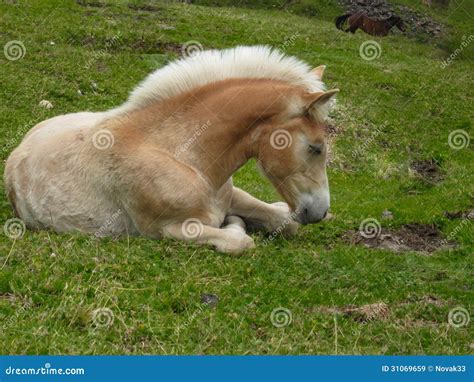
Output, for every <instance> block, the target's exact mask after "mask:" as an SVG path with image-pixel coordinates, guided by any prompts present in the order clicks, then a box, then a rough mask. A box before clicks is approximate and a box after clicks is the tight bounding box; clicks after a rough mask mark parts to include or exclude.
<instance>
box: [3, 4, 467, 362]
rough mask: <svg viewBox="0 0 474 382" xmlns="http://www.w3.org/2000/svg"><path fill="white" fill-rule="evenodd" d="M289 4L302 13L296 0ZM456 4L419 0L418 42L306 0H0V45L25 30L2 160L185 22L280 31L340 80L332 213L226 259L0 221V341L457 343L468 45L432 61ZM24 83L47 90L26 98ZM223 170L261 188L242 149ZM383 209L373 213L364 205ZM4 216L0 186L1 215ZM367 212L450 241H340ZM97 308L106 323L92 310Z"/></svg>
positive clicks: (147, 349) (205, 28)
mask: <svg viewBox="0 0 474 382" xmlns="http://www.w3.org/2000/svg"><path fill="white" fill-rule="evenodd" d="M202 3H203V4H208V5H210V3H206V2H202ZM214 3H216V1H214ZM217 3H220V4H221V5H222V4H224V5H226V3H225V2H217ZM307 3H310V4H311V7H312V9H316V11H315V12H313V11H311V12H309V14H306V13H305V11H304V9H306V8H304V7H302V6H301V4H303V5H304V4H307ZM400 3H405V4H407V3H408V2H407V1H403V2H401V1H400ZM410 3H411V2H410ZM458 3H461V0H456V1H453V2H452V4H451V7H450V9H448V10H436V9H433V10H431V11H429V12H431V13H432V14H433V17H436V18H437V19H438V21H441V22H443V23H445V24H446V25H447V27H448V30H447V32H446V35H445V36H444V37H443V38H442V39H438V40H426V39H416V38H406V37H405V36H403V35H401V34H400V33H395V34H392V35H390V36H388V37H385V38H373V37H370V36H367V35H365V34H363V33H361V32H358V33H356V34H355V35H350V34H345V33H341V32H339V31H337V30H336V29H335V27H334V25H333V23H332V19H333V16H335V15H337V14H338V13H341V12H342V11H341V9H339V8H338V6H337V5H335V2H329V1H323V0H322V1H320V2H318V1H314V2H301V3H299V4H300V7H299V8H298V9H297V10H295V11H294V12H291V9H286V8H283V9H281V7H276V6H272V3H271V2H268V1H263V2H261V5H260V6H258V7H252V8H244V6H245V5H246V4H245V2H243V3H242V4H240V5H241V6H242V8H236V7H230V8H229V7H225V6H222V7H208V6H200V5H187V4H177V3H171V2H164V3H158V2H153V3H151V2H150V3H143V2H139V1H130V2H127V1H105V0H104V1H99V0H97V1H78V2H73V1H42V2H36V1H33V0H31V1H25V2H21V4H17V3H15V2H11V3H10V2H2V4H0V25H1V26H0V37H1V42H2V45H4V44H6V43H7V42H8V41H11V40H20V41H22V43H23V44H24V46H25V48H26V54H25V56H24V57H23V58H22V59H20V60H17V61H9V60H7V59H6V58H5V57H4V56H3V55H1V56H0V61H1V73H0V78H1V83H2V86H1V87H0V99H1V102H0V129H1V130H0V147H2V151H1V155H2V159H6V158H7V156H8V154H9V153H10V152H11V150H12V149H13V148H14V147H15V146H16V145H18V144H19V142H20V140H21V138H22V136H23V135H24V134H25V133H26V131H27V130H28V129H29V128H31V127H32V126H33V125H34V124H35V123H37V122H39V121H41V120H44V119H46V118H49V117H52V116H55V115H59V114H62V113H68V112H73V111H81V110H104V109H107V108H111V107H112V106H115V105H118V104H119V103H121V102H123V101H124V100H125V99H126V97H127V94H128V92H129V91H130V90H131V89H132V88H133V87H134V86H135V85H136V84H137V83H138V81H140V80H141V79H142V78H143V77H144V76H145V75H146V74H148V73H149V72H150V71H152V70H153V69H155V68H158V67H161V66H162V65H164V64H166V63H167V62H168V61H170V60H172V59H175V58H177V57H178V56H179V54H180V46H181V44H183V43H184V42H186V41H189V40H197V41H199V42H200V43H201V44H202V45H203V46H204V47H205V48H225V47H231V46H235V45H237V44H245V45H251V44H271V45H274V46H277V47H280V48H282V49H284V50H285V51H286V52H287V53H288V54H294V55H296V56H298V57H300V58H302V59H304V60H306V61H307V62H309V63H311V64H312V65H314V66H316V65H320V64H327V65H328V69H327V74H326V82H327V83H328V85H329V87H331V88H333V87H338V88H340V89H341V90H342V92H341V95H340V97H339V107H338V109H337V111H336V112H335V113H334V115H333V121H334V124H335V125H336V126H337V127H338V135H337V137H336V139H335V140H334V142H333V146H332V152H333V153H332V162H331V165H330V167H329V178H330V185H331V191H332V195H331V197H332V207H331V210H332V212H333V214H334V215H335V219H333V220H331V221H328V222H325V223H323V224H319V225H314V226H306V227H303V228H301V229H300V231H299V233H298V235H297V236H296V237H295V238H293V239H290V240H285V239H283V238H280V237H278V238H276V239H275V240H273V241H271V242H270V243H269V244H268V245H264V240H265V236H263V235H261V234H256V235H255V239H256V244H257V248H256V249H255V250H254V251H251V252H250V253H248V254H246V255H244V256H240V257H232V256H227V255H222V254H219V253H216V252H214V251H213V250H212V249H210V248H206V247H198V246H194V245H191V244H183V243H181V242H175V241H171V240H163V241H152V240H149V239H146V238H136V237H133V238H132V237H131V238H127V237H123V238H120V239H118V240H113V239H103V240H100V241H96V240H91V239H90V238H89V237H87V236H84V235H81V234H67V235H64V234H62V235H59V234H55V233H53V232H26V233H25V235H24V236H23V237H22V238H21V239H16V240H11V239H10V238H8V237H7V236H5V235H2V236H1V237H0V320H1V321H0V323H1V325H2V330H1V331H0V333H1V334H0V353H1V354H46V353H49V354H468V353H472V350H473V343H474V338H473V335H472V323H470V324H469V325H467V326H464V327H458V328H457V327H454V326H452V325H449V324H448V314H449V312H450V311H451V310H452V309H453V308H456V307H463V308H464V309H466V310H467V311H468V312H472V308H473V306H472V301H474V295H473V283H472V280H473V268H472V264H473V248H474V246H473V240H472V239H473V230H472V222H471V221H461V220H450V219H448V218H446V217H445V216H444V214H443V213H444V212H445V211H465V210H468V209H469V208H472V206H473V203H474V190H473V188H472V185H473V184H474V182H473V181H474V179H473V174H472V163H473V160H474V155H473V150H472V144H471V145H470V146H468V147H465V148H463V149H460V150H455V149H452V148H451V147H450V146H449V144H448V136H449V134H450V133H451V132H452V131H454V130H457V129H463V130H464V131H465V132H467V133H468V134H469V135H470V136H472V89H471V87H470V86H469V83H470V78H471V74H472V54H471V53H472V45H470V46H468V47H467V48H466V49H465V50H464V52H463V53H462V54H460V55H459V56H457V57H456V58H455V59H454V60H453V62H452V63H451V64H450V65H449V66H448V67H446V68H445V69H442V68H441V62H442V60H444V59H446V57H448V56H449V54H451V52H452V51H453V50H454V49H456V48H457V47H459V45H460V44H461V41H462V40H461V38H460V37H459V36H462V34H466V31H468V30H469V28H470V26H469V25H472V23H471V20H470V19H471V17H470V16H469V13H470V15H473V14H474V12H472V4H471V3H470V2H468V1H465V2H464V3H463V7H462V9H461V7H457V5H458ZM469 4H471V5H469ZM465 8H466V9H465ZM468 8H469V9H468ZM318 10H321V11H320V12H319V11H318ZM469 23H471V24H469ZM367 40H375V41H376V42H377V43H378V44H379V45H380V47H381V54H380V57H378V58H377V59H374V60H372V61H367V60H364V59H362V58H361V56H360V54H359V47H360V45H361V44H362V43H363V42H365V41H367ZM79 90H80V92H81V94H82V95H81V94H79V93H78V91H79ZM43 99H47V100H49V101H50V102H52V104H53V105H54V108H53V109H51V110H47V109H43V108H40V107H38V103H39V102H40V101H41V100H43ZM354 150H357V151H358V153H359V154H357V155H356V157H355V158H354V155H353V154H352V153H353V152H354ZM420 160H433V161H435V162H436V163H438V164H439V165H440V171H441V178H442V180H441V181H440V182H439V183H436V184H433V183H430V182H427V181H426V180H423V179H422V178H420V177H419V176H416V174H414V172H413V170H412V169H411V166H412V163H413V162H415V161H420ZM2 166H3V164H2ZM2 170H3V168H2ZM234 179H235V183H236V184H237V185H239V186H241V187H242V188H244V189H246V190H247V191H249V192H251V193H252V194H253V195H255V196H257V197H259V198H261V199H264V200H267V201H275V200H277V199H278V197H277V195H276V193H275V191H274V190H273V189H272V187H271V186H270V184H269V183H268V182H267V181H266V180H264V179H262V177H261V176H260V175H259V174H258V173H257V171H256V169H255V166H254V163H249V164H247V165H246V166H244V167H243V168H242V169H240V170H239V172H238V173H237V174H236V176H235V177H234ZM385 209H387V210H390V211H391V212H393V216H394V217H393V219H392V220H384V219H381V214H382V212H383V211H384V210H385ZM11 217H12V211H11V209H10V207H9V205H8V202H7V199H6V197H2V198H0V221H1V222H2V223H3V222H5V221H6V220H7V219H9V218H11ZM366 218H375V219H378V220H379V222H380V223H381V225H382V226H383V227H384V228H387V229H388V228H391V229H394V230H396V229H397V228H398V227H401V226H403V225H404V224H408V223H420V224H435V225H436V227H438V228H439V229H440V231H441V232H442V233H443V235H444V236H446V237H447V236H449V235H450V234H452V233H453V232H454V233H455V234H454V235H451V236H453V241H454V242H455V243H456V246H455V247H453V248H446V249H442V250H439V251H437V252H435V253H433V254H431V255H424V254H420V253H417V252H412V251H410V252H404V253H393V252H391V251H387V250H383V249H369V248H366V247H364V246H362V245H351V244H348V243H347V242H346V241H345V240H344V239H343V237H344V235H345V233H346V232H347V231H350V230H357V229H358V227H359V225H360V223H361V221H362V220H364V219H366ZM206 293H207V294H213V295H216V296H218V298H219V302H218V303H217V305H216V306H214V307H211V306H208V305H205V304H202V303H201V296H202V295H203V294H206ZM375 303H384V304H386V306H387V308H388V313H387V314H386V316H384V317H381V316H380V317H375V318H374V319H371V320H366V322H361V321H360V320H356V319H354V317H353V316H351V315H348V314H344V309H345V308H347V307H348V306H354V307H359V308H360V307H364V306H366V305H368V304H375ZM278 307H284V308H286V309H288V310H289V311H290V312H291V316H292V322H291V324H289V325H287V326H284V327H276V326H274V325H272V322H271V319H270V315H271V313H272V311H273V310H274V309H276V308H278ZM100 308H102V309H104V308H105V310H102V311H101V312H102V313H103V315H104V317H99V319H100V318H102V319H104V320H105V321H98V320H99V319H98V318H97V317H96V320H95V321H94V320H93V312H94V311H95V312H97V309H100ZM109 315H110V316H109ZM112 316H113V322H111V318H112ZM101 322H102V323H110V325H102V326H101V325H100V323H101Z"/></svg>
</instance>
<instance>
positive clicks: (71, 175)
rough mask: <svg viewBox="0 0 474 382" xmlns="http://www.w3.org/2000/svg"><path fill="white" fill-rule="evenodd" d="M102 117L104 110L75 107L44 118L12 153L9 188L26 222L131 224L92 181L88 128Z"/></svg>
mask: <svg viewBox="0 0 474 382" xmlns="http://www.w3.org/2000/svg"><path fill="white" fill-rule="evenodd" d="M103 117H104V114H103V113H75V114H67V115H64V116H59V117H55V118H52V119H49V120H47V121H44V122H41V123H40V124H38V125H37V126H35V127H34V128H33V129H32V130H31V131H30V132H29V133H28V134H27V136H26V137H25V139H24V140H23V142H22V143H21V144H20V146H19V147H18V148H17V149H15V150H14V151H13V153H12V154H11V155H10V157H9V158H8V161H7V165H6V169H5V185H6V189H7V194H8V197H9V199H10V201H11V202H12V204H13V206H14V208H15V210H16V213H17V214H18V216H19V217H20V218H21V219H22V220H24V222H25V223H26V224H27V226H29V227H32V228H52V229H54V230H56V231H59V232H65V231H72V230H79V231H83V232H89V233H96V234H97V235H98V236H107V235H112V234H119V233H122V232H125V231H126V230H127V228H129V225H130V222H129V221H128V218H127V217H126V214H125V213H124V211H121V209H120V208H119V207H118V206H117V205H115V204H114V203H113V202H112V201H111V200H110V198H107V197H105V195H103V193H102V192H101V190H100V189H98V188H97V186H96V184H94V182H93V181H92V179H94V177H95V176H97V174H95V173H94V171H95V168H94V164H93V163H91V162H90V161H88V160H87V156H86V155H87V150H84V148H85V146H84V145H87V144H88V143H89V142H85V140H86V138H85V137H87V136H88V134H87V133H88V130H89V129H90V128H91V127H92V126H94V125H95V124H97V123H98V122H100V121H101V120H102V119H103Z"/></svg>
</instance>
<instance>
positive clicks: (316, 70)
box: [311, 65, 326, 80]
mask: <svg viewBox="0 0 474 382" xmlns="http://www.w3.org/2000/svg"><path fill="white" fill-rule="evenodd" d="M324 69H326V65H321V66H318V67H317V68H314V69H313V70H311V73H312V74H314V75H315V76H316V77H318V80H321V79H322V78H323V74H324Z"/></svg>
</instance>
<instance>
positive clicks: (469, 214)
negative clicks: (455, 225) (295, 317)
mask: <svg viewBox="0 0 474 382" xmlns="http://www.w3.org/2000/svg"><path fill="white" fill-rule="evenodd" d="M444 216H446V217H447V218H448V219H450V220H454V219H469V220H472V219H474V209H470V210H467V211H455V212H454V211H445V213H444Z"/></svg>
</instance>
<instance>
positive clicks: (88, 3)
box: [76, 0, 109, 8]
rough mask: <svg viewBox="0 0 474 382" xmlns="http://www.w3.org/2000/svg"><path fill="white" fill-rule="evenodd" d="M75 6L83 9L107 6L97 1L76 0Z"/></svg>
mask: <svg viewBox="0 0 474 382" xmlns="http://www.w3.org/2000/svg"><path fill="white" fill-rule="evenodd" d="M76 4H78V5H82V6H83V7H94V8H105V7H108V6H109V4H107V3H104V2H102V1H97V0H76Z"/></svg>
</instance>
